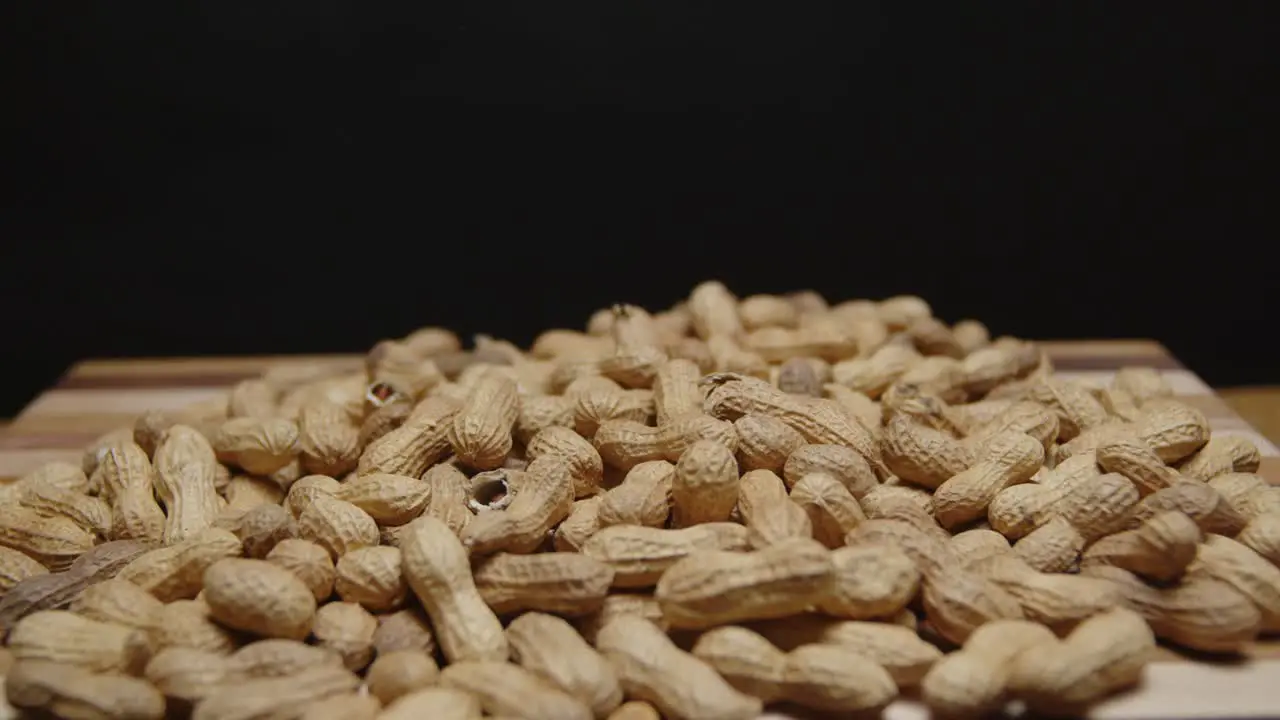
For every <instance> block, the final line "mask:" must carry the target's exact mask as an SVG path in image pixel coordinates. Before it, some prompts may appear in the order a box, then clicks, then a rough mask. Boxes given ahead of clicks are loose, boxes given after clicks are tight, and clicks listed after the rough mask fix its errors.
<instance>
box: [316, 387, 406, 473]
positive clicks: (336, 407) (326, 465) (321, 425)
mask: <svg viewBox="0 0 1280 720" xmlns="http://www.w3.org/2000/svg"><path fill="white" fill-rule="evenodd" d="M407 406H408V403H407V402H394V403H388V404H386V405H383V406H382V407H381V408H380V409H379V410H380V411H386V412H384V413H381V414H380V415H379V417H386V416H388V415H390V414H391V413H392V412H395V409H396V408H405V409H404V410H402V411H401V412H403V413H404V414H403V416H402V417H400V419H399V421H398V424H397V425H396V427H399V425H400V424H403V422H404V420H405V419H407V418H408V410H407ZM370 417H371V419H372V418H373V415H371V416H370ZM391 422H396V421H391ZM393 429H395V428H394V427H388V428H386V429H385V430H384V429H381V428H372V427H371V428H369V429H368V431H367V432H368V433H369V435H374V434H376V435H377V437H378V438H380V437H382V436H385V435H386V434H387V433H388V432H390V431H391V430H393ZM365 432H366V430H365V429H364V428H361V427H359V426H357V425H356V423H354V422H353V421H352V418H351V416H350V415H349V414H348V413H347V410H346V408H344V407H343V406H342V405H340V404H338V403H336V402H334V401H332V400H330V399H329V398H327V397H322V396H321V397H316V398H313V399H311V400H309V401H308V402H306V403H304V404H303V406H302V409H301V411H300V412H299V415H298V443H297V450H298V455H299V459H300V460H301V462H302V467H303V469H305V470H306V471H307V472H309V473H315V474H318V475H329V476H338V475H342V474H344V473H348V472H350V471H352V470H354V469H355V468H356V466H357V465H358V464H359V461H360V449H361V448H363V447H366V446H367V445H368V444H369V443H368V442H361V436H362V434H363V433H365ZM372 439H373V438H371V439H370V440H369V442H371V441H372Z"/></svg>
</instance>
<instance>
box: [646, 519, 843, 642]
mask: <svg viewBox="0 0 1280 720" xmlns="http://www.w3.org/2000/svg"><path fill="white" fill-rule="evenodd" d="M834 569H835V568H834V564H833V562H832V559H831V555H830V551H828V550H827V549H826V548H825V547H823V546H822V545H821V544H820V543H818V542H816V541H814V540H811V539H806V538H795V539H791V540H786V541H783V542H780V543H778V544H776V545H773V546H770V547H768V548H765V549H763V550H756V551H754V552H751V553H733V552H726V551H722V550H703V551H698V552H694V553H692V554H690V555H689V556H688V557H686V558H684V559H683V560H680V561H678V562H676V563H675V564H674V565H672V566H671V567H670V568H668V569H667V571H666V572H665V573H663V574H662V577H661V578H660V579H659V580H658V584H657V587H656V589H655V591H654V597H656V598H657V599H658V602H659V604H661V606H662V614H663V616H664V617H665V618H666V619H667V621H668V622H670V623H671V625H672V627H680V628H703V627H710V626H712V625H719V624H725V623H733V622H741V621H744V620H765V619H769V618H775V617H785V616H787V615H794V614H796V613H798V612H800V611H801V610H803V609H805V608H806V607H808V606H810V605H813V604H814V603H815V602H818V601H820V600H822V599H824V598H825V597H826V596H827V595H828V594H829V593H830V592H831V588H832V585H833V581H834Z"/></svg>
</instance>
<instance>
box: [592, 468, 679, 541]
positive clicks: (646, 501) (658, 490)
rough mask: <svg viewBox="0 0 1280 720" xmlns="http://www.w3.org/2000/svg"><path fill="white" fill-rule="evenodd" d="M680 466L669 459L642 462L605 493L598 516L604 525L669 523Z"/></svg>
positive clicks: (650, 525) (656, 525)
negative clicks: (677, 470)
mask: <svg viewBox="0 0 1280 720" xmlns="http://www.w3.org/2000/svg"><path fill="white" fill-rule="evenodd" d="M675 477H676V468H675V466H674V465H672V464H671V463H669V462H667V461H665V460H652V461H649V462H642V463H640V464H638V465H636V466H634V467H632V468H631V469H630V470H628V471H627V474H626V477H624V478H623V480H622V482H621V483H618V485H617V486H616V487H614V488H612V489H610V490H607V491H605V493H604V494H603V495H602V496H601V499H600V506H599V508H598V509H597V511H596V519H597V522H598V524H599V526H600V527H602V528H603V527H610V526H613V525H644V526H646V527H653V528H662V527H666V525H667V519H668V518H669V517H670V515H671V492H672V486H673V485H674V483H675Z"/></svg>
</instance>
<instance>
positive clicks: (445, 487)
mask: <svg viewBox="0 0 1280 720" xmlns="http://www.w3.org/2000/svg"><path fill="white" fill-rule="evenodd" d="M422 480H423V482H425V483H426V484H427V485H429V486H430V487H431V501H430V502H429V503H428V504H427V509H426V511H425V512H424V513H423V514H424V515H427V516H429V517H433V518H435V519H437V520H439V521H440V522H442V523H444V524H445V526H446V527H448V528H449V529H450V530H452V531H453V534H454V535H458V536H461V535H462V530H463V528H465V527H466V526H467V525H468V524H469V523H470V522H471V518H472V514H471V511H470V510H469V509H468V508H467V493H468V491H469V489H470V487H471V481H470V480H468V479H467V476H466V475H464V474H463V473H462V471H461V470H459V469H458V468H456V467H454V466H453V465H447V464H442V465H436V466H435V467H433V468H431V469H430V470H428V471H427V472H426V474H425V475H423V476H422Z"/></svg>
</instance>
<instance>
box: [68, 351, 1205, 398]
mask: <svg viewBox="0 0 1280 720" xmlns="http://www.w3.org/2000/svg"><path fill="white" fill-rule="evenodd" d="M1049 357H1050V358H1051V359H1052V360H1053V364H1054V367H1056V368H1058V369H1060V370H1074V371H1083V370H1116V369H1119V368H1122V367H1125V366H1126V365H1146V366H1150V367H1154V368H1158V369H1160V370H1185V369H1186V368H1185V367H1184V366H1183V365H1182V363H1180V362H1178V361H1177V360H1176V359H1175V358H1173V357H1172V356H1171V355H1168V354H1166V353H1142V354H1126V355H1117V354H1101V355H1081V354H1078V353H1067V354H1058V353H1054V352H1052V351H1050V353H1049ZM258 375H259V373H258V372H254V371H249V370H239V371H237V370H227V371H222V372H208V371H201V372H194V373H189V374H188V373H181V372H174V373H164V374H158V375H142V374H121V375H103V374H94V375H78V374H76V372H75V371H74V370H72V371H71V372H70V373H68V374H67V375H64V376H63V377H62V379H61V380H59V381H58V384H57V386H56V387H57V388H58V389H59V390H129V389H138V390H148V389H163V388H207V387H230V386H231V385H235V384H236V383H238V382H240V381H242V380H248V379H251V378H254V377H257V376H258Z"/></svg>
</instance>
